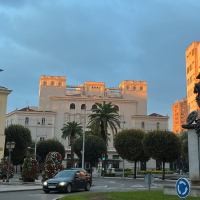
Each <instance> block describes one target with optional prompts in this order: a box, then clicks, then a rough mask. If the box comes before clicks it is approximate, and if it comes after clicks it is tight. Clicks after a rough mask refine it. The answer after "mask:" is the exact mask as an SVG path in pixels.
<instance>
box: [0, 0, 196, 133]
mask: <svg viewBox="0 0 200 200" xmlns="http://www.w3.org/2000/svg"><path fill="white" fill-rule="evenodd" d="M199 13H200V1H199V0H190V1H188V0H88V1H87V0H77V1H76V0H0V68H1V69H3V70H4V71H3V72H1V73H0V85H1V86H4V87H7V88H8V89H11V90H13V92H12V93H11V94H10V95H9V98H8V105H7V113H9V112H11V111H13V110H15V109H16V108H18V109H21V108H23V107H26V105H27V104H26V101H28V105H29V106H37V105H38V94H39V79H40V76H41V75H51V76H62V75H63V74H62V72H65V75H66V77H67V84H69V85H82V84H84V82H85V81H100V82H105V84H106V87H118V85H119V84H120V83H121V82H122V81H123V80H134V81H147V84H148V111H147V112H148V114H151V113H153V112H155V113H158V114H161V115H167V114H168V115H169V116H170V119H169V122H170V127H169V128H170V129H172V104H173V103H175V100H177V99H179V100H181V99H182V98H185V97H186V93H187V92H186V70H185V69H186V67H185V50H186V49H187V48H188V46H189V45H190V44H191V43H192V42H193V41H199V40H200V14H199Z"/></svg>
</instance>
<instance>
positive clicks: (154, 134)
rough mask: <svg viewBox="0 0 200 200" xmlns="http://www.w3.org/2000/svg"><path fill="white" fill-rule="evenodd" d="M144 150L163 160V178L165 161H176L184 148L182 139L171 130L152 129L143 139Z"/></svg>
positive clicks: (154, 157)
mask: <svg viewBox="0 0 200 200" xmlns="http://www.w3.org/2000/svg"><path fill="white" fill-rule="evenodd" d="M143 148H144V152H145V153H146V154H147V155H148V156H150V157H152V158H153V159H155V160H160V161H162V162H163V180H164V179H165V174H164V171H165V163H166V162H168V163H170V162H173V161H176V160H177V159H178V158H179V157H180V155H181V150H182V145H181V140H180V138H179V137H178V136H176V135H175V134H174V133H173V132H170V131H161V130H159V131H151V132H149V133H148V134H146V135H145V137H144V139H143Z"/></svg>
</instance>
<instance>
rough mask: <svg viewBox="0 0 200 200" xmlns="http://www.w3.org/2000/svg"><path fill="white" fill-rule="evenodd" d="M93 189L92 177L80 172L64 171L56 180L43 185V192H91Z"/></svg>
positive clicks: (50, 180) (53, 179)
mask: <svg viewBox="0 0 200 200" xmlns="http://www.w3.org/2000/svg"><path fill="white" fill-rule="evenodd" d="M90 187H91V176H90V175H88V174H87V173H86V172H84V171H80V170H63V171H61V172H59V173H58V174H57V175H56V176H55V177H54V178H52V179H49V180H47V181H45V182H44V183H43V191H44V192H45V193H49V192H50V191H60V192H69V193H70V192H71V191H74V190H80V189H84V190H86V191H89V190H90Z"/></svg>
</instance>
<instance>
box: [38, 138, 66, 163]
mask: <svg viewBox="0 0 200 200" xmlns="http://www.w3.org/2000/svg"><path fill="white" fill-rule="evenodd" d="M36 151H37V152H36V153H37V155H38V156H41V161H42V162H44V160H45V158H46V156H47V154H48V153H49V152H51V151H55V152H59V153H60V154H61V156H62V159H64V158H65V147H64V146H63V144H62V143H60V142H59V141H58V140H57V139H56V138H53V139H48V140H44V141H39V142H38V143H37V147H36Z"/></svg>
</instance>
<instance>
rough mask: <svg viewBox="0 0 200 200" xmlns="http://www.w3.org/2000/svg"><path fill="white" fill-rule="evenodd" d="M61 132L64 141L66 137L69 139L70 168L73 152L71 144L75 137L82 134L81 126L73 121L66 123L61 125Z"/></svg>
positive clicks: (72, 162)
mask: <svg viewBox="0 0 200 200" xmlns="http://www.w3.org/2000/svg"><path fill="white" fill-rule="evenodd" d="M61 131H62V138H63V139H66V137H70V146H71V167H73V164H74V151H73V148H72V147H73V143H74V141H75V139H76V137H77V136H80V135H81V134H82V132H83V130H82V126H81V125H80V123H77V122H75V121H73V122H67V124H64V125H63V128H62V129H61Z"/></svg>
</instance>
